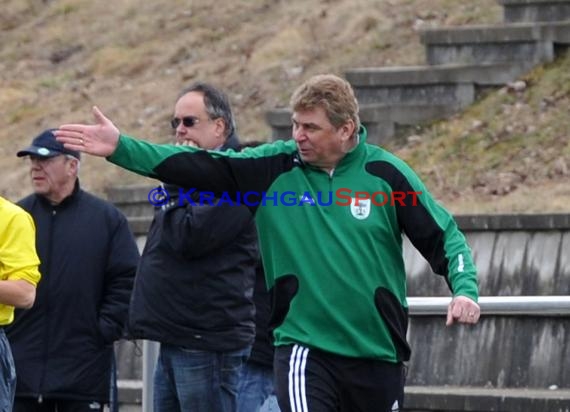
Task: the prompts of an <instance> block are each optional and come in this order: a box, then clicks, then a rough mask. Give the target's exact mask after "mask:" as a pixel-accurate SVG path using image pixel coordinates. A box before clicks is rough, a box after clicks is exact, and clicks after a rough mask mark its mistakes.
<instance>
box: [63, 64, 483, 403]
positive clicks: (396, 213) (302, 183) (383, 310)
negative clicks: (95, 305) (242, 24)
mask: <svg viewBox="0 0 570 412" xmlns="http://www.w3.org/2000/svg"><path fill="white" fill-rule="evenodd" d="M291 106H292V109H293V117H292V121H293V140H290V141H286V142H283V141H280V142H275V143H272V144H267V145H263V146H259V147H257V148H252V149H246V150H245V151H243V152H241V153H234V152H224V153H221V152H205V151H201V150H198V149H194V148H188V147H175V146H168V145H153V144H149V143H145V142H142V141H139V140H136V139H133V138H130V137H127V136H125V135H120V134H119V130H118V129H117V128H116V127H115V126H114V125H113V123H112V122H111V121H110V120H109V119H107V118H106V117H105V116H104V115H103V114H102V113H101V112H100V111H99V110H98V109H97V108H95V109H94V113H95V116H96V119H97V124H95V125H64V126H62V127H61V128H60V130H59V131H58V132H57V135H58V139H59V140H60V141H62V142H64V143H66V145H67V146H68V147H69V148H72V149H74V150H82V151H85V152H87V153H91V154H95V155H100V156H108V160H109V161H111V162H113V163H115V164H117V165H119V166H121V167H124V168H126V169H129V170H131V171H133V172H136V173H139V174H142V175H145V176H150V177H154V178H157V179H161V180H163V181H167V182H171V183H174V184H177V185H179V186H182V187H185V188H192V189H190V191H192V190H197V191H200V192H204V193H203V198H201V200H203V201H208V200H209V199H211V198H213V197H214V196H215V197H216V198H219V199H220V201H221V202H234V203H236V204H237V203H242V204H246V205H247V206H249V207H250V208H251V209H252V210H253V211H254V212H255V218H256V222H257V226H258V231H259V240H260V246H261V251H262V256H263V263H264V266H265V270H266V276H267V286H268V288H270V292H271V293H272V296H273V313H272V319H271V327H272V328H273V334H274V338H275V345H276V352H275V360H274V370H275V378H276V391H277V397H278V400H279V405H280V407H281V409H282V410H283V411H294V412H299V411H318V412H320V411H338V410H341V411H355V410H360V411H368V410H370V411H397V410H399V408H401V407H402V402H403V386H404V368H403V362H404V361H407V360H408V359H409V357H410V348H409V346H408V344H407V342H406V330H407V324H408V315H407V314H408V310H407V304H406V279H405V268H404V261H403V257H402V236H403V234H405V235H406V236H408V238H409V239H410V240H411V242H412V243H413V244H414V246H415V247H416V248H417V249H418V250H419V251H420V252H421V253H422V255H423V256H424V257H425V258H426V259H427V260H428V261H429V263H430V265H431V267H432V269H433V271H434V272H436V273H438V274H440V275H443V276H444V277H445V279H446V280H447V282H448V284H449V286H450V288H451V291H452V293H453V296H454V298H453V300H452V302H451V304H450V306H449V310H448V316H447V323H448V324H451V323H453V322H454V321H458V322H461V323H476V322H477V320H478V318H479V306H478V305H477V303H476V301H477V297H478V291H477V279H476V268H475V266H474V264H473V260H472V257H471V252H470V249H469V246H468V245H467V243H466V240H465V238H464V236H463V234H462V233H461V232H460V231H459V230H458V228H457V225H456V223H455V221H454V220H453V218H452V216H451V215H450V214H449V213H448V212H447V211H446V210H445V209H444V208H443V207H442V206H440V205H439V204H438V203H436V202H435V201H434V199H433V198H432V196H431V195H430V194H429V192H428V191H427V189H426V188H425V186H424V185H423V183H422V182H421V181H420V179H419V178H418V176H417V175H416V174H415V173H414V172H413V171H412V170H411V168H410V167H409V166H407V165H406V164H405V163H404V162H403V161H402V160H400V159H398V158H397V157H395V156H394V155H392V154H390V153H388V152H387V151H385V150H383V149H382V148H379V147H376V146H372V145H369V144H367V143H366V137H367V136H366V130H365V129H364V128H363V127H362V126H360V120H359V117H358V103H357V101H356V99H355V97H354V93H353V90H352V88H351V86H350V85H349V84H348V83H347V82H346V81H345V80H343V79H341V78H339V77H337V76H333V75H320V76H315V77H313V78H311V79H310V80H308V81H307V82H306V83H304V84H303V85H301V86H300V87H299V88H298V89H297V90H296V91H295V93H294V94H293V97H292V98H291ZM207 192H210V193H207ZM181 198H182V199H184V198H186V199H187V200H188V201H189V199H190V196H189V195H188V196H184V194H183V193H182V196H181Z"/></svg>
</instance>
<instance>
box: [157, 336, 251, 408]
mask: <svg viewBox="0 0 570 412" xmlns="http://www.w3.org/2000/svg"><path fill="white" fill-rule="evenodd" d="M250 351H251V347H247V348H246V349H241V350H237V351H232V352H209V351H203V350H193V349H187V348H183V347H179V346H173V345H167V344H162V345H161V346H160V352H159V354H158V361H157V364H156V370H155V372H154V412H235V410H236V405H237V389H238V382H239V374H240V370H241V367H242V365H243V364H244V363H245V361H246V360H247V358H248V357H249V353H250Z"/></svg>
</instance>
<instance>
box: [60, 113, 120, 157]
mask: <svg viewBox="0 0 570 412" xmlns="http://www.w3.org/2000/svg"><path fill="white" fill-rule="evenodd" d="M93 116H94V117H95V124H94V125H85V124H64V125H62V126H60V127H59V129H58V130H56V131H55V135H56V137H57V140H58V141H60V142H61V143H63V144H64V145H65V147H67V148H68V149H71V150H77V151H79V152H85V153H89V154H91V155H94V156H103V157H107V156H110V155H111V154H113V152H114V151H115V149H116V148H117V144H118V143H119V129H118V128H117V127H116V126H115V125H114V124H113V122H111V120H110V119H109V118H107V117H105V115H104V114H103V113H102V112H101V111H100V110H99V109H98V108H97V106H94V107H93Z"/></svg>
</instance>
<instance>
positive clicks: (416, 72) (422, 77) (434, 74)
mask: <svg viewBox="0 0 570 412" xmlns="http://www.w3.org/2000/svg"><path fill="white" fill-rule="evenodd" d="M527 70H528V68H527V67H526V65H524V64H511V63H494V64H476V65H475V64H467V65H465V64H447V65H441V66H411V67H386V68H355V69H351V70H348V71H347V72H346V74H345V76H346V79H347V80H348V81H349V82H350V83H351V84H352V86H353V88H354V91H355V94H356V97H357V98H358V101H359V102H360V103H361V104H363V105H371V104H386V105H393V104H396V105H403V106H413V105H429V106H432V105H439V106H446V107H450V108H453V110H452V112H454V111H457V110H459V109H462V108H464V107H466V106H468V105H470V104H471V103H473V101H474V100H475V95H476V89H477V88H482V87H488V86H500V85H504V84H506V83H509V82H511V81H513V80H515V79H517V78H518V77H519V76H520V75H522V74H523V73H525V72H526V71H527Z"/></svg>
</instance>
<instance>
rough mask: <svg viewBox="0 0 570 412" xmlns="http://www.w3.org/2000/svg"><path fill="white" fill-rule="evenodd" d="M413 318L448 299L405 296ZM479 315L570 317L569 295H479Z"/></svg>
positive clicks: (147, 396)
mask: <svg viewBox="0 0 570 412" xmlns="http://www.w3.org/2000/svg"><path fill="white" fill-rule="evenodd" d="M407 300H408V306H409V314H410V315H412V316H439V315H442V316H445V315H446V313H447V306H448V305H449V302H451V298H450V297H408V298H407ZM479 306H480V307H481V316H482V317H484V316H487V315H500V316H570V296H481V297H480V298H479ZM157 354H158V344H157V343H156V342H148V341H145V342H144V344H143V402H142V403H143V408H142V410H143V412H150V411H152V385H151V383H152V374H153V369H154V363H155V362H156V357H157Z"/></svg>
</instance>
